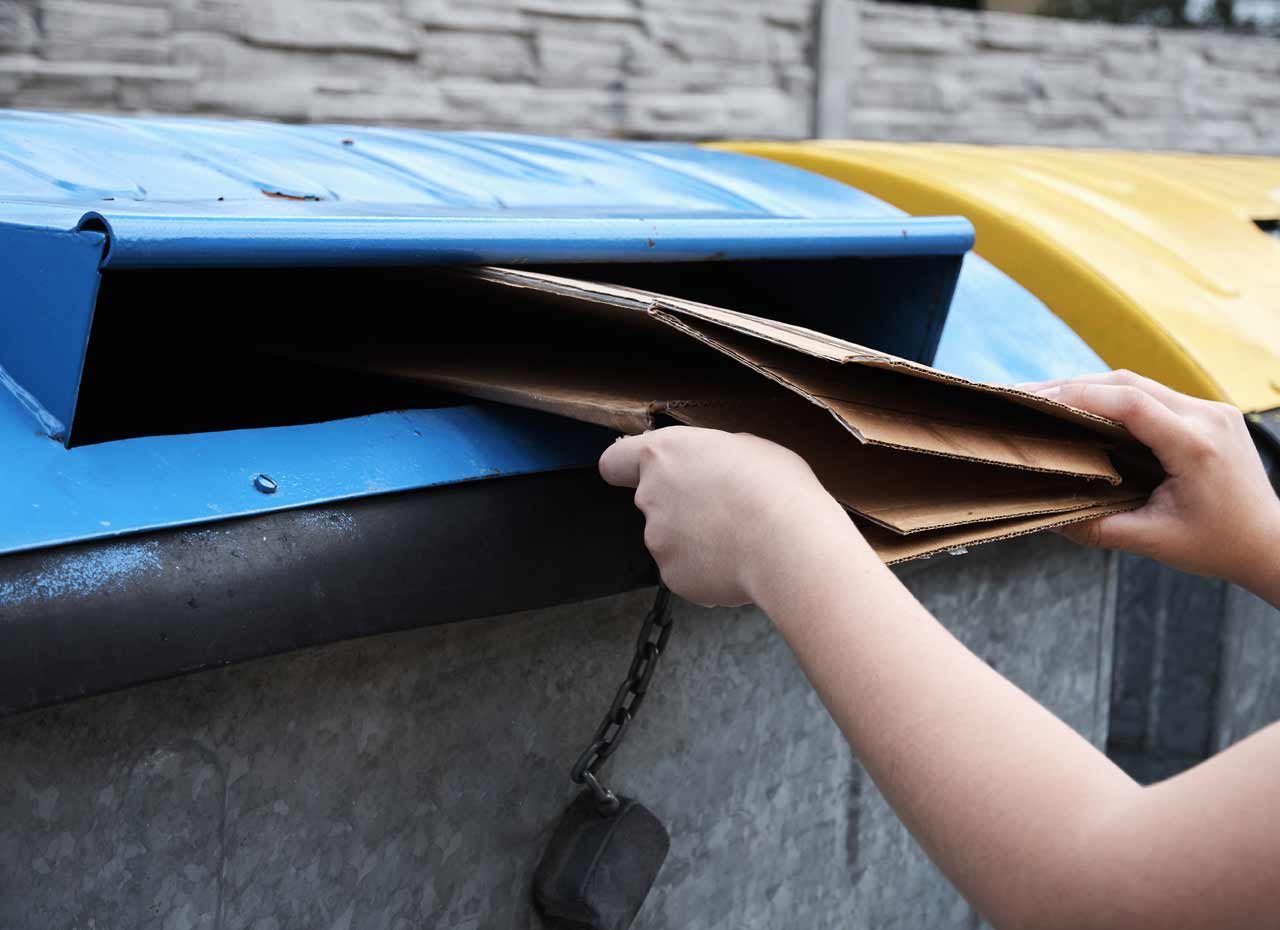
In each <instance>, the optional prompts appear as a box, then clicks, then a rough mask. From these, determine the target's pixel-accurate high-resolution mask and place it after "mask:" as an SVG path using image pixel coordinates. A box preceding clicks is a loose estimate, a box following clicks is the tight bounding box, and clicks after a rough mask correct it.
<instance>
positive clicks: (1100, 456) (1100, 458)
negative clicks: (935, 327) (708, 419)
mask: <svg viewBox="0 0 1280 930" xmlns="http://www.w3.org/2000/svg"><path fill="white" fill-rule="evenodd" d="M648 313H649V314H650V315H651V316H653V317H654V318H655V319H658V320H661V321H663V322H664V323H666V324H667V325H668V326H671V327H673V328H676V329H679V330H680V331H681V332H684V333H686V334H687V335H689V336H690V337H691V338H693V339H697V340H698V341H700V342H702V343H704V344H705V345H708V346H710V347H711V348H713V349H715V350H716V351H718V352H723V353H725V354H726V355H728V356H730V357H731V358H733V359H735V360H737V361H738V362H740V363H741V364H742V365H744V366H746V367H747V368H750V369H751V370H752V371H754V372H756V373H757V374H759V375H761V376H762V377H765V378H768V379H769V380H770V381H773V382H775V383H777V384H780V385H782V386H783V387H785V388H787V389H788V390H789V391H792V392H793V393H795V394H798V395H799V396H800V397H802V398H804V399H805V400H807V401H809V402H810V403H811V404H814V405H815V406H817V407H819V408H820V409H822V410H825V411H826V412H827V413H828V414H830V415H831V416H832V418H834V419H835V421H836V422H837V423H839V424H840V425H841V426H842V427H844V428H845V429H846V430H847V431H848V432H849V433H850V435H852V436H853V437H854V438H855V439H857V440H858V441H859V442H863V443H867V444H868V445H876V446H882V447H884V448H886V449H897V450H899V451H902V452H913V453H916V454H919V455H936V456H940V457H943V458H954V459H958V460H961V461H967V462H980V463H982V464H985V465H991V466H993V467H996V468H1018V469H1023V470H1025V471H1035V472H1042V473H1044V474H1055V475H1070V476H1073V477H1079V478H1089V479H1097V480H1101V481H1106V482H1108V483H1109V484H1112V485H1118V484H1120V482H1121V480H1122V479H1121V475H1120V473H1119V472H1118V471H1116V469H1115V466H1114V465H1113V464H1112V462H1111V460H1110V459H1109V458H1108V457H1107V454H1106V452H1105V450H1102V449H1098V450H1097V455H1096V456H1095V457H1093V461H1092V463H1091V465H1090V467H1089V469H1088V470H1082V468H1083V465H1082V464H1081V467H1076V468H1047V467H1043V466H1038V465H1034V464H1028V463H1026V462H1011V461H1001V460H998V459H991V458H985V457H982V456H976V455H958V454H954V453H950V452H946V451H942V450H940V449H925V448H921V447H919V446H910V445H906V444H902V443H894V442H885V441H883V440H880V439H875V438H873V437H870V436H868V435H866V434H865V433H864V432H863V431H862V430H860V429H858V428H857V427H856V426H854V425H853V424H852V423H849V422H848V421H847V420H845V419H844V418H843V417H842V416H840V414H839V413H838V412H837V411H836V410H835V409H834V408H833V407H832V401H831V400H829V399H828V398H825V397H821V396H818V395H816V394H811V393H809V392H808V391H806V390H805V389H804V388H803V387H801V386H800V385H798V384H796V383H794V382H792V381H790V380H789V379H787V378H784V377H782V376H781V375H779V374H777V373H776V372H774V371H773V370H772V369H769V368H767V367H765V366H763V365H760V364H758V363H757V362H755V361H754V360H753V359H750V358H748V357H746V356H744V355H743V354H742V353H740V352H738V351H736V350H734V349H733V348H731V347H729V346H727V345H725V344H724V343H721V342H717V341H716V340H715V338H714V337H713V336H709V335H707V334H706V333H703V332H702V331H700V330H698V329H697V328H696V327H693V326H690V325H689V324H688V323H686V322H685V321H684V320H681V319H680V318H679V317H677V316H673V315H672V314H670V313H668V312H666V311H665V310H663V309H662V308H660V307H657V306H654V307H651V308H649V310H648ZM729 328H732V327H729ZM744 335H749V336H751V335H754V334H752V333H744ZM778 345H780V346H782V347H783V348H790V347H789V346H787V345H785V344H784V343H778ZM970 383H972V382H970ZM913 418H914V419H923V418H920V417H914V416H913ZM1028 438H1032V439H1036V440H1040V441H1043V442H1046V443H1048V442H1052V440H1050V439H1047V438H1045V437H1028ZM1061 445H1063V446H1066V447H1070V448H1071V449H1075V448H1076V447H1081V446H1082V444H1081V443H1077V442H1073V441H1071V440H1062V441H1061Z"/></svg>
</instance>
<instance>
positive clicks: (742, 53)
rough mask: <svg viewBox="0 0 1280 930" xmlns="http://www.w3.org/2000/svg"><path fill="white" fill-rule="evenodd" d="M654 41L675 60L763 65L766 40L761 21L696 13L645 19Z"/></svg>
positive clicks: (672, 14) (766, 55)
mask: <svg viewBox="0 0 1280 930" xmlns="http://www.w3.org/2000/svg"><path fill="white" fill-rule="evenodd" d="M646 28H647V29H648V32H649V34H650V35H651V36H652V37H653V39H654V40H655V41H656V42H657V43H659V44H660V45H662V46H663V47H665V48H667V49H669V50H670V51H671V52H672V53H673V54H674V55H675V56H676V57H677V58H680V59H682V60H685V61H691V62H702V61H763V60H767V58H768V56H769V41H768V40H769V36H768V32H767V30H766V29H765V28H764V27H763V24H762V23H761V21H760V20H759V19H757V18H750V17H745V16H742V15H741V14H737V15H735V14H725V13H722V14H717V13H716V12H714V11H703V10H699V11H697V12H694V13H677V12H672V13H669V14H665V15H663V16H661V17H657V16H649V17H647V18H646Z"/></svg>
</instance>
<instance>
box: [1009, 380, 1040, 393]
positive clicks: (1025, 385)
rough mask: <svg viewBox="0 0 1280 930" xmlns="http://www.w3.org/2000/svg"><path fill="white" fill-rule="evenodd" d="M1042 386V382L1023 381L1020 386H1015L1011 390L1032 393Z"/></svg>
mask: <svg viewBox="0 0 1280 930" xmlns="http://www.w3.org/2000/svg"><path fill="white" fill-rule="evenodd" d="M1042 384H1044V382H1043V381H1023V382H1022V383H1021V384H1015V385H1014V386H1013V389H1014V390H1015V391H1034V390H1035V389H1036V388H1038V387H1039V386H1040V385H1042Z"/></svg>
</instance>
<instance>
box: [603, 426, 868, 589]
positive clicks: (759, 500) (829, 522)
mask: <svg viewBox="0 0 1280 930" xmlns="http://www.w3.org/2000/svg"><path fill="white" fill-rule="evenodd" d="M600 474H601V476H602V477H603V478H604V480H605V481H607V482H609V483H610V484H613V485H620V486H625V487H631V488H635V489H636V495H635V501H636V506H637V507H639V508H640V510H641V511H642V512H643V513H644V516H645V531H644V541H645V545H646V546H648V547H649V551H650V552H651V553H652V554H653V557H654V559H655V560H656V561H657V563H658V569H659V571H660V572H661V573H662V580H663V581H664V582H665V583H666V585H667V587H669V588H670V589H671V590H672V591H674V592H675V593H676V594H679V595H680V596H681V597H684V598H685V599H686V600H689V601H692V602H694V603H696V604H703V605H717V606H725V607H729V606H738V605H741V604H746V603H750V602H752V601H754V600H756V599H757V598H758V595H759V585H760V583H761V580H762V578H763V576H764V575H766V574H767V573H768V572H769V571H770V570H771V569H773V568H776V567H778V564H779V563H780V562H781V561H782V559H781V557H780V556H781V554H782V553H784V552H787V551H792V552H794V551H797V550H803V549H805V548H806V547H807V543H808V542H810V541H811V540H812V539H813V538H814V537H817V536H820V535H822V534H823V533H824V531H825V530H833V531H835V532H843V533H848V534H851V535H852V536H853V537H854V538H856V539H860V537H859V534H857V532H856V531H855V530H853V524H852V523H851V521H850V520H849V517H848V515H847V514H845V512H844V510H843V509H842V508H841V507H840V505H839V504H837V503H836V502H835V500H834V499H833V498H832V497H831V495H829V494H828V493H827V492H826V491H825V490H824V489H823V487H822V485H820V484H819V483H818V479H817V478H815V477H814V474H813V471H812V470H811V469H810V468H809V466H808V465H807V464H806V463H805V462H804V460H803V459H801V458H800V456H798V455H796V454H795V453H794V452H791V451H789V450H787V449H784V448H782V447H781V446H778V445H775V444H774V443H771V442H768V441H766V440H764V439H760V438H759V437H756V436H751V435H748V434H745V433H724V432H720V431H718V430H709V429H695V428H693V427H688V426H670V427H666V428H664V429H660V430H654V431H652V432H648V433H645V434H644V435H642V436H628V437H624V438H622V439H619V440H618V441H617V442H615V443H614V444H613V445H612V446H610V447H609V448H608V449H607V450H605V453H604V455H602V456H601V457H600Z"/></svg>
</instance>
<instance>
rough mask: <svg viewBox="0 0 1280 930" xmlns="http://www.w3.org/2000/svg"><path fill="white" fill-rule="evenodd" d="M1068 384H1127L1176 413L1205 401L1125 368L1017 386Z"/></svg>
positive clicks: (1034, 390)
mask: <svg viewBox="0 0 1280 930" xmlns="http://www.w3.org/2000/svg"><path fill="white" fill-rule="evenodd" d="M1066 384H1114V385H1127V386H1129V387H1134V388H1138V389H1139V390H1140V391H1145V392H1146V393H1147V394H1150V395H1151V396H1152V397H1154V398H1155V399H1156V400H1158V401H1160V403H1162V404H1164V405H1165V406H1166V407H1168V408H1169V409H1170V410H1172V411H1174V412H1175V413H1183V414H1186V413H1192V412H1193V411H1194V410H1195V409H1196V405H1198V404H1200V403H1203V401H1200V400H1197V399H1196V398H1194V397H1188V396H1187V395H1186V394H1180V393H1178V392H1177V391H1175V390H1174V389H1173V388H1171V387H1166V386H1165V385H1163V384H1161V383H1160V382H1159V381H1154V380H1152V379H1151V378H1147V377H1144V376H1142V375H1139V374H1135V373H1134V372H1132V371H1126V370H1124V369H1119V370H1117V371H1100V372H1097V373H1094V374H1088V375H1080V376H1078V377H1075V378H1054V379H1053V380H1051V381H1039V382H1030V383H1027V384H1019V385H1017V388H1018V389H1019V390H1022V391H1027V392H1029V393H1031V394H1041V393H1043V392H1044V391H1046V390H1049V389H1051V388H1056V387H1062V386H1063V385H1066Z"/></svg>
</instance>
